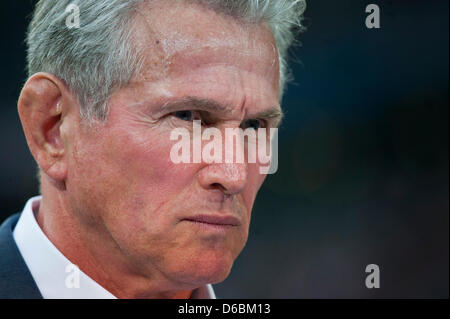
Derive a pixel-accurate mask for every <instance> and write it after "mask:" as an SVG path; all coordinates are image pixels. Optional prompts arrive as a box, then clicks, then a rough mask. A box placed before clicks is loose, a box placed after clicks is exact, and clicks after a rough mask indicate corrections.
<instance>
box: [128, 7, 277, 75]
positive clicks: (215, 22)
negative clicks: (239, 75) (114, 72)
mask: <svg viewBox="0 0 450 319" xmlns="http://www.w3.org/2000/svg"><path fill="white" fill-rule="evenodd" d="M137 25H138V32H137V33H136V35H135V37H136V38H137V42H138V43H139V45H140V46H141V49H143V51H144V53H145V54H144V56H145V60H146V61H145V62H146V65H147V71H148V72H147V73H149V72H150V71H151V73H152V76H155V75H159V76H168V75H176V74H177V73H179V72H181V71H182V69H181V68H180V67H181V66H184V67H188V68H189V67H194V68H195V67H197V66H200V65H205V64H208V65H213V64H218V65H219V64H223V65H228V66H230V67H237V68H240V69H243V70H247V71H251V72H253V73H257V74H259V75H263V76H266V77H271V78H272V80H273V81H274V82H275V81H276V82H277V81H278V72H279V65H278V53H277V49H276V45H275V41H274V38H273V35H272V32H271V31H270V29H269V27H268V26H267V25H266V24H264V23H259V24H245V23H243V22H239V21H237V20H236V19H235V18H233V17H230V16H227V15H224V14H221V13H217V12H215V11H213V10H211V9H208V8H206V7H204V6H200V5H197V4H187V3H186V2H185V1H156V2H152V3H151V4H144V5H143V6H142V7H141V8H140V10H139V13H138V15H137ZM155 71H156V72H155ZM147 75H148V74H147Z"/></svg>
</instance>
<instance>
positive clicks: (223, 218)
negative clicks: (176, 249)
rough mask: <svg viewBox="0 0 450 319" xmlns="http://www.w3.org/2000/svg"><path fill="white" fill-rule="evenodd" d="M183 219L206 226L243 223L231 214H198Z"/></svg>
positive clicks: (230, 226) (224, 226) (225, 225)
mask: <svg viewBox="0 0 450 319" xmlns="http://www.w3.org/2000/svg"><path fill="white" fill-rule="evenodd" d="M181 221H187V222H191V223H195V224H198V225H199V226H204V227H208V226H210V227H215V228H232V227H237V226H239V225H240V224H241V222H240V220H239V219H238V218H236V217H234V216H231V215H196V216H191V217H187V218H183V219H182V220H181Z"/></svg>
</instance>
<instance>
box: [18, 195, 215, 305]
mask: <svg viewBox="0 0 450 319" xmlns="http://www.w3.org/2000/svg"><path fill="white" fill-rule="evenodd" d="M41 198H42V197H41V196H36V197H32V198H30V199H29V200H28V201H27V203H26V205H25V208H24V210H23V212H22V214H21V216H20V218H19V221H18V222H17V225H16V227H15V229H14V231H13V237H14V240H15V242H16V244H17V247H18V248H19V251H20V253H21V254H22V257H23V259H24V260H25V263H26V265H27V267H28V269H29V270H30V272H31V275H32V276H33V279H34V281H35V282H36V285H37V286H38V288H39V290H40V292H41V294H42V296H43V297H44V298H45V299H116V297H115V296H114V295H112V294H111V293H110V292H109V291H107V290H106V289H105V288H103V287H102V286H100V285H99V284H98V283H97V282H96V281H94V280H93V279H91V278H90V277H89V276H88V275H86V274H85V273H83V272H82V271H81V270H79V269H78V268H77V267H76V266H75V265H73V264H72V263H71V262H70V261H69V260H68V259H67V258H66V257H65V256H64V255H63V254H62V253H61V252H60V251H59V250H58V249H57V248H56V247H55V246H54V245H53V244H52V242H51V241H50V240H49V239H48V238H47V236H46V235H45V234H44V232H43V231H42V229H41V228H40V226H39V224H38V223H37V221H36V215H35V212H37V210H38V207H39V204H40V201H41ZM191 298H192V299H215V298H216V296H215V294H214V290H213V288H212V286H211V285H209V284H208V285H205V286H202V287H200V288H198V289H195V290H194V291H193V293H192V297H191Z"/></svg>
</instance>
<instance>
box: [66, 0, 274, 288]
mask: <svg viewBox="0 0 450 319" xmlns="http://www.w3.org/2000/svg"><path fill="white" fill-rule="evenodd" d="M161 3H162V4H160V5H159V7H155V8H153V9H152V10H147V9H145V8H143V9H142V10H141V12H140V14H139V15H138V26H139V30H140V32H139V33H138V34H137V35H136V37H137V42H139V43H140V44H141V45H143V48H144V51H143V52H145V61H144V63H145V64H144V65H145V66H144V71H143V72H142V74H140V75H139V76H138V77H137V78H136V79H135V80H134V81H133V82H132V83H131V84H130V85H129V86H128V87H126V88H123V89H120V90H118V91H117V92H116V93H115V94H114V95H113V96H112V98H111V99H110V101H109V103H108V104H109V107H110V113H109V116H108V120H107V122H106V123H103V124H96V125H95V126H94V127H93V128H90V129H86V128H82V125H81V124H80V123H81V122H77V123H76V126H77V127H76V129H74V130H72V131H71V133H70V134H69V135H70V136H68V137H67V139H68V140H69V139H70V143H67V145H68V153H69V154H70V155H69V170H68V178H67V181H66V187H67V194H69V196H70V204H71V206H72V208H73V210H74V211H75V213H76V214H77V215H78V216H79V217H80V219H81V220H83V222H86V224H89V225H92V227H93V229H95V230H96V231H97V232H98V233H99V234H102V236H103V237H104V239H105V241H104V242H105V243H114V244H105V245H110V246H111V247H113V246H114V245H116V248H118V249H116V252H117V256H119V258H121V259H122V260H125V261H126V264H127V265H128V266H129V268H128V270H129V269H132V270H133V271H135V272H136V273H139V274H140V275H143V276H147V277H149V278H150V277H154V278H156V276H157V275H156V274H158V276H159V277H161V275H163V277H164V278H166V279H169V281H170V282H176V283H177V284H178V285H184V286H185V287H195V286H198V285H201V284H205V283H216V282H220V281H222V280H224V279H225V278H226V277H227V276H228V274H229V272H230V269H231V266H232V264H233V261H234V260H235V259H236V257H237V256H238V255H239V253H240V252H241V250H242V249H243V247H244V245H245V243H246V240H247V236H248V229H249V224H250V216H251V210H252V206H253V203H254V200H255V197H256V194H257V192H258V190H259V188H260V186H261V184H262V183H263V181H264V178H265V176H264V175H261V174H260V173H259V164H258V163H255V164H250V163H244V164H242V163H241V164H238V163H228V164H226V163H223V164H218V163H214V164H207V163H204V162H203V163H192V164H174V163H173V162H172V161H171V158H170V150H171V148H172V146H173V145H174V144H175V143H176V141H171V140H170V133H171V131H172V130H173V129H174V128H176V127H183V128H187V129H188V130H189V131H191V128H192V119H200V118H201V119H202V120H205V122H206V121H208V123H209V125H211V126H214V127H217V128H219V129H220V130H221V132H222V133H223V134H222V136H223V137H225V133H224V130H225V128H227V127H232V128H236V127H240V126H241V127H243V126H244V127H248V126H251V125H253V124H254V123H255V121H248V120H253V119H256V120H259V121H256V123H258V124H261V125H267V126H275V125H276V124H275V122H276V120H270V119H268V120H267V121H265V119H260V118H258V116H259V115H258V114H263V112H264V111H267V110H268V109H273V108H274V107H275V108H278V109H279V103H278V80H279V76H278V74H279V68H278V56H277V52H276V49H275V43H274V40H273V37H272V34H271V32H270V31H269V30H268V28H266V27H264V26H263V25H259V26H251V27H249V26H247V27H244V26H242V25H239V24H238V23H237V22H236V21H234V20H233V19H232V18H229V17H224V16H221V15H218V14H216V13H214V12H212V11H208V10H206V9H204V8H202V7H197V6H189V7H188V6H185V5H179V6H176V7H175V6H173V2H169V3H170V5H167V4H164V2H161ZM150 26H151V27H150ZM183 99H184V100H185V101H186V100H192V101H194V100H195V99H202V100H209V101H214V102H215V103H216V104H218V105H222V106H225V109H221V108H220V107H217V105H216V106H210V105H206V104H205V105H202V106H199V104H198V103H191V104H189V103H188V104H186V103H184V104H180V103H177V101H182V100H183ZM168 105H169V106H168ZM249 123H250V124H249ZM247 124H249V125H247ZM200 215H203V216H216V217H217V216H219V217H223V216H227V217H233V218H234V220H233V221H228V222H224V223H228V224H230V225H225V226H224V225H222V226H213V225H209V224H205V223H201V222H194V221H192V220H195V219H197V220H198V219H199V218H201V217H199V216H200ZM99 225H100V226H99ZM102 245H104V243H102ZM111 249H112V250H113V248H111Z"/></svg>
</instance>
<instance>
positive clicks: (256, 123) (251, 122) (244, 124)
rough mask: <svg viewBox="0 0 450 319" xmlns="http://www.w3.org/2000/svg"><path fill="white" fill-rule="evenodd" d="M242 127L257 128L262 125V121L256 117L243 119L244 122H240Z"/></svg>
mask: <svg viewBox="0 0 450 319" xmlns="http://www.w3.org/2000/svg"><path fill="white" fill-rule="evenodd" d="M241 127H242V129H244V130H245V129H247V128H252V129H254V130H257V129H259V128H261V127H264V123H263V121H261V120H257V119H248V120H245V121H244V122H242V124H241Z"/></svg>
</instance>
